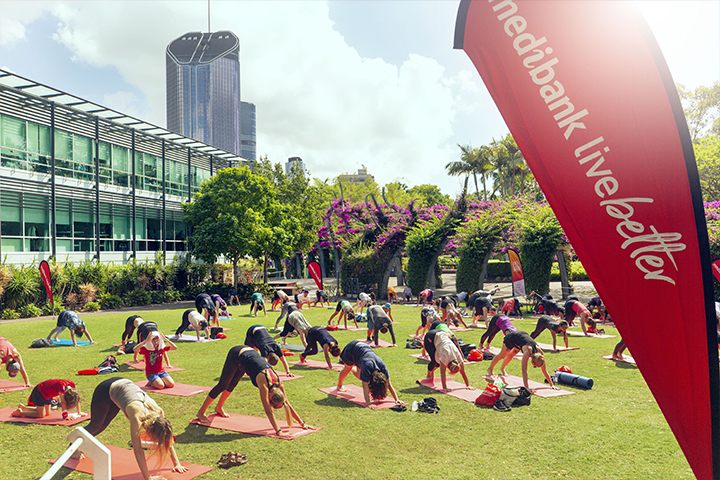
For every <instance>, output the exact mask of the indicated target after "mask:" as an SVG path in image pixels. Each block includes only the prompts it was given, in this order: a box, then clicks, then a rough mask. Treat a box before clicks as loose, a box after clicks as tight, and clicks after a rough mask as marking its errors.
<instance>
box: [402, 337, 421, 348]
mask: <svg viewBox="0 0 720 480" xmlns="http://www.w3.org/2000/svg"><path fill="white" fill-rule="evenodd" d="M422 346H423V344H422V342H421V341H420V340H418V339H417V338H408V339H407V340H405V348H413V349H418V348H422Z"/></svg>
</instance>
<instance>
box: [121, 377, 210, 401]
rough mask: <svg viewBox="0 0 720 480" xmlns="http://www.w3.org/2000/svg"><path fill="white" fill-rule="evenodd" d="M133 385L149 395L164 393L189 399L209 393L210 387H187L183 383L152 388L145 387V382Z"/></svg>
mask: <svg viewBox="0 0 720 480" xmlns="http://www.w3.org/2000/svg"><path fill="white" fill-rule="evenodd" d="M135 385H137V386H138V387H140V390H143V391H145V392H151V393H164V394H166V395H175V396H177V397H189V396H190V395H195V394H198V393H203V392H209V391H210V390H212V387H201V386H198V385H187V384H185V383H176V384H175V386H174V387H173V388H163V389H162V390H161V389H158V388H153V387H148V386H147V380H142V381H140V382H135Z"/></svg>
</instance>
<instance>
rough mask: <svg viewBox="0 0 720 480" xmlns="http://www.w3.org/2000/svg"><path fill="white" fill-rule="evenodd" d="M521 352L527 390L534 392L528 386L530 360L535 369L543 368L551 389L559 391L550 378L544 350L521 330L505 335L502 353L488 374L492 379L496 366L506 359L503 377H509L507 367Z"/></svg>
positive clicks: (495, 359) (523, 375)
mask: <svg viewBox="0 0 720 480" xmlns="http://www.w3.org/2000/svg"><path fill="white" fill-rule="evenodd" d="M520 351H521V352H522V354H523V356H522V379H523V385H524V386H525V388H527V389H528V390H530V392H533V391H534V390H533V389H531V388H530V387H529V385H528V372H527V367H528V360H530V359H531V360H530V361H531V362H532V365H533V367H536V368H537V367H539V368H541V369H542V372H543V375H545V379H546V380H547V382H548V384H550V387H551V388H552V389H553V390H557V387H556V386H555V385H554V384H553V381H552V378H550V375H548V373H547V368H546V366H545V354H544V352H543V351H542V348H540V347H539V346H538V344H537V343H536V342H535V340H533V339H532V337H531V336H530V335H529V334H528V333H527V332H523V331H520V330H517V331H515V332H509V333H508V334H507V335H505V340H504V341H503V346H502V349H501V350H500V353H498V354H497V355H495V358H493V360H492V363H490V367H489V368H488V370H487V374H488V375H489V376H490V377H492V376H493V369H494V368H495V365H497V364H498V362H499V361H500V360H503V359H504V360H503V363H502V366H501V371H502V374H503V375H507V372H506V371H505V367H507V365H508V363H510V361H511V360H512V359H513V357H514V356H515V355H516V354H517V353H518V352H520Z"/></svg>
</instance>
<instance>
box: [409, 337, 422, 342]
mask: <svg viewBox="0 0 720 480" xmlns="http://www.w3.org/2000/svg"><path fill="white" fill-rule="evenodd" d="M408 337H410V338H414V339H415V340H420V341H421V342H422V341H423V340H424V339H425V335H408Z"/></svg>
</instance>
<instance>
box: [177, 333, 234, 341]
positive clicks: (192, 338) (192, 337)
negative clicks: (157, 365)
mask: <svg viewBox="0 0 720 480" xmlns="http://www.w3.org/2000/svg"><path fill="white" fill-rule="evenodd" d="M168 338H170V340H181V341H183V342H197V341H198V340H197V336H196V335H185V334H182V335H180V338H175V336H174V335H173V336H172V337H168ZM217 340H222V338H204V337H203V336H202V335H200V342H215V341H217Z"/></svg>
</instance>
